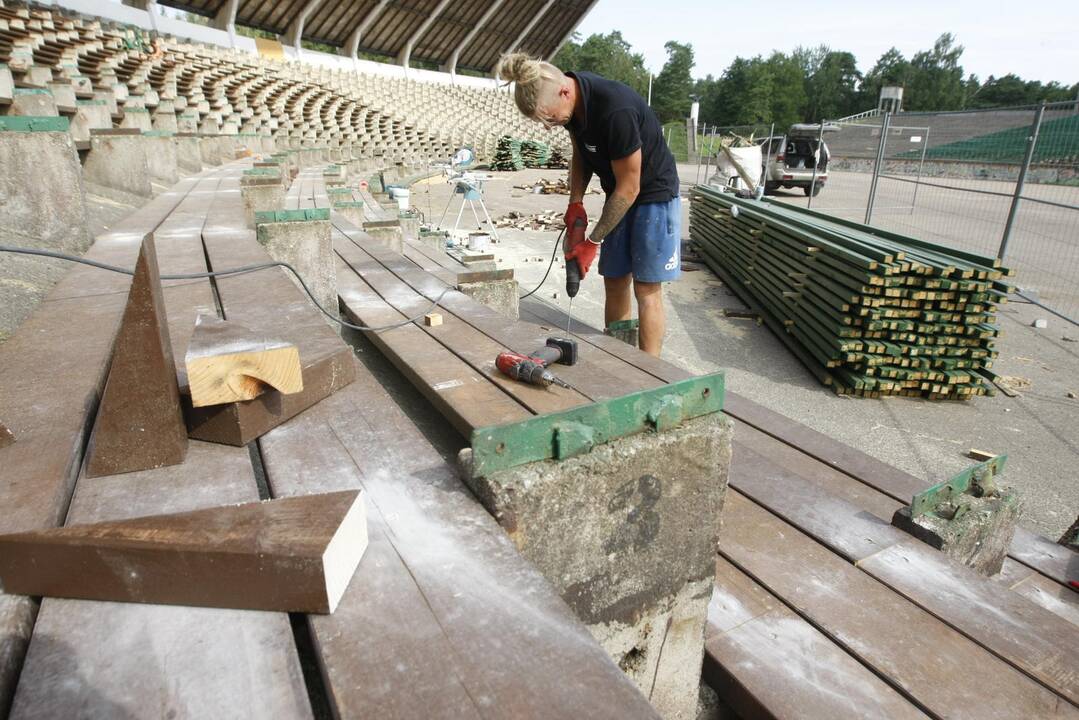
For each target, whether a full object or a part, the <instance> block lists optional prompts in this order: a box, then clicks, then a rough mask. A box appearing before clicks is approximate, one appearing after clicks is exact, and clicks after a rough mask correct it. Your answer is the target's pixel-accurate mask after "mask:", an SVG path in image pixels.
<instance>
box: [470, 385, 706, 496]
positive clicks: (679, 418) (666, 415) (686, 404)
mask: <svg viewBox="0 0 1079 720" xmlns="http://www.w3.org/2000/svg"><path fill="white" fill-rule="evenodd" d="M723 393H724V375H723V373H722V372H716V373H712V374H710V375H704V376H701V377H695V378H689V379H688V380H681V381H679V382H676V383H671V384H670V385H662V386H660V387H657V388H651V389H649V390H642V391H640V392H636V393H631V394H629V395H624V396H622V397H619V398H612V399H610V400H603V401H600V402H595V403H591V404H588V405H582V406H580V407H575V408H570V409H569V410H563V411H561V412H556V413H550V414H547V415H537V416H535V417H532V418H529V419H527V420H522V421H520V422H515V423H508V424H506V425H495V426H491V427H484V428H477V429H476V430H474V431H473V432H472V475H473V477H485V476H488V475H490V474H491V473H495V472H498V471H500V470H507V469H509V468H513V467H517V466H519V465H525V464H527V463H532V462H538V461H541V460H563V459H565V458H568V457H573V456H574V455H582V454H584V453H587V452H589V451H590V450H591V449H592V448H593V447H595V446H597V445H602V444H604V443H608V442H611V441H612V440H617V439H618V438H621V437H627V436H629V435H636V434H638V433H642V432H648V431H653V432H663V431H666V430H670V429H673V428H675V427H678V426H679V425H681V424H682V423H683V422H684V421H686V420H691V419H693V418H696V417H701V416H704V415H710V414H712V413H716V412H719V411H720V410H722V409H723Z"/></svg>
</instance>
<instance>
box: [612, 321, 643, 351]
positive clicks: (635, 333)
mask: <svg viewBox="0 0 1079 720" xmlns="http://www.w3.org/2000/svg"><path fill="white" fill-rule="evenodd" d="M640 332H641V325H640V322H639V321H638V320H637V318H631V319H629V320H616V321H615V322H613V323H611V324H610V325H608V326H607V327H606V329H604V331H603V333H604V334H605V335H610V336H611V337H613V338H617V339H618V340H621V341H622V342H624V343H626V344H627V345H632V346H633V347H637V346H638V345H639V344H640Z"/></svg>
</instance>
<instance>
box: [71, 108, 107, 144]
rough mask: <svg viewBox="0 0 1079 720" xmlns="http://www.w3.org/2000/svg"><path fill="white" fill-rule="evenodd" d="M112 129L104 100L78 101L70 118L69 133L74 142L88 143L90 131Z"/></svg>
mask: <svg viewBox="0 0 1079 720" xmlns="http://www.w3.org/2000/svg"><path fill="white" fill-rule="evenodd" d="M110 129H112V116H111V115H109V108H108V105H106V104H105V101H104V100H78V101H76V103H75V113H74V114H73V115H72V116H71V126H70V132H71V137H72V138H73V139H74V140H75V142H79V143H89V142H90V132H91V131H92V130H110Z"/></svg>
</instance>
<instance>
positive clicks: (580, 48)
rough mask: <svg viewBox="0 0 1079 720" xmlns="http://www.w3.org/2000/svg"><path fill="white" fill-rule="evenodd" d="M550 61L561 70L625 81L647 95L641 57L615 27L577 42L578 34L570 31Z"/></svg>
mask: <svg viewBox="0 0 1079 720" xmlns="http://www.w3.org/2000/svg"><path fill="white" fill-rule="evenodd" d="M553 64H554V65H556V66H558V67H559V68H561V69H562V70H587V71H588V72H594V73H597V74H599V75H602V76H603V77H605V78H607V79H608V80H617V81H618V82H622V83H625V84H626V85H629V86H630V87H631V88H633V89H634V90H636V91H637V92H638V93H640V94H641V95H642V96H647V94H648V70H647V69H646V68H645V66H644V56H643V55H641V54H640V53H635V52H633V49H632V47H631V46H630V44H629V43H628V42H626V40H625V39H624V38H623V37H622V33H620V32H618V31H617V30H615V31H613V32H610V33H608V34H606V35H598V34H596V35H590V36H589V37H588V39H587V40H585V41H584V42H580V35H577V34H574V35H573V37H572V38H571V39H570V40H569V42H567V43H566V44H565V45H563V46H562V48H561V49H560V50H559V51H558V54H557V55H556V56H555V58H554V60H553Z"/></svg>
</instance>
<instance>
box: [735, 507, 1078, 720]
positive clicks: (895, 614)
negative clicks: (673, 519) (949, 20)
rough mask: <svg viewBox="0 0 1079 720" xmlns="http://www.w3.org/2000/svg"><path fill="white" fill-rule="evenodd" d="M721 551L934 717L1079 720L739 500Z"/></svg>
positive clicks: (1072, 711)
mask: <svg viewBox="0 0 1079 720" xmlns="http://www.w3.org/2000/svg"><path fill="white" fill-rule="evenodd" d="M719 550H720V554H721V555H722V556H723V557H724V558H726V559H727V560H729V561H730V562H731V563H732V564H734V565H735V566H736V567H738V568H739V569H740V570H741V571H742V572H745V573H747V574H748V575H750V576H751V577H752V578H753V579H754V580H755V581H756V582H757V583H759V584H760V585H761V586H762V587H763V588H764V589H766V590H768V591H769V592H770V593H772V594H773V595H775V596H777V597H780V598H782V599H783V601H784V603H786V604H787V605H788V606H789V607H791V609H793V610H794V611H795V612H797V613H798V614H799V615H800V616H802V617H803V618H805V619H806V620H808V621H809V622H810V623H812V624H813V625H814V626H815V627H817V629H819V630H820V631H821V632H823V633H824V634H825V635H827V636H828V637H829V638H830V639H831V640H832V641H833V642H835V643H837V644H838V645H839V646H840V647H842V648H843V649H844V650H845V651H846V652H848V653H850V654H851V655H853V656H855V657H856V658H858V659H859V661H860V662H862V663H863V664H864V665H866V666H868V667H869V668H871V669H872V670H873V671H874V672H875V673H877V674H878V675H879V676H880V677H882V678H884V679H886V681H887V682H888V683H889V684H891V685H892V686H893V687H894V688H896V689H897V690H898V691H899V692H900V693H901V694H903V695H904V697H907V698H908V699H911V700H912V701H914V702H916V703H917V704H918V705H919V706H920V707H923V708H924V709H925V710H926V711H927V712H928V713H930V714H933V715H935V716H939V717H954V718H1001V719H1002V720H1003V719H1005V718H1007V719H1011V718H1016V717H1038V718H1049V717H1077V716H1079V715H1077V713H1076V711H1075V708H1074V707H1072V706H1071V705H1069V704H1067V703H1064V702H1062V701H1061V699H1060V697H1059V696H1057V695H1055V694H1054V693H1052V692H1050V691H1049V690H1047V689H1046V688H1044V687H1043V686H1041V685H1040V684H1038V683H1036V682H1034V681H1033V680H1031V679H1030V678H1029V677H1027V676H1026V675H1024V674H1022V673H1020V672H1019V671H1017V670H1016V669H1015V668H1014V667H1012V666H1010V665H1008V664H1007V663H1005V662H1003V661H1002V660H1000V659H999V658H997V657H996V656H995V655H993V654H991V653H989V652H987V651H986V650H985V649H984V648H982V647H981V646H979V645H977V644H975V643H972V642H970V640H968V639H967V638H966V637H964V636H963V635H961V634H959V633H958V632H956V631H955V630H953V629H952V628H951V627H949V626H948V625H947V624H945V623H943V622H941V621H940V620H938V619H937V618H935V617H933V616H932V615H930V614H929V613H926V612H925V611H924V610H922V609H921V608H919V607H918V606H916V605H915V604H913V603H911V602H909V601H908V600H906V599H904V598H902V597H901V596H899V595H897V594H896V593H894V592H893V591H891V590H890V589H888V588H887V587H885V586H884V585H882V584H880V583H879V582H877V581H876V580H874V579H873V578H872V577H870V576H869V575H867V574H866V573H863V572H861V571H860V570H858V569H857V568H855V567H854V566H853V565H851V564H850V563H849V562H847V561H846V560H844V559H843V558H841V557H839V556H837V555H835V554H833V553H832V552H830V551H829V550H827V549H826V548H824V547H823V546H821V545H819V544H818V543H816V542H814V541H813V540H811V539H810V538H809V537H808V536H806V535H804V534H803V533H801V532H799V531H798V530H797V529H796V528H794V527H792V526H790V525H789V524H787V523H785V522H784V521H782V520H780V519H779V518H777V517H775V516H774V515H772V514H771V513H769V512H767V511H766V510H764V509H762V508H761V507H759V506H757V505H755V504H754V503H752V502H751V501H749V500H747V499H746V498H745V497H744V496H742V495H741V494H739V493H738V492H730V493H728V495H727V499H726V504H725V507H724V516H723V529H722V531H721V535H720V543H719ZM971 668H977V669H978V671H977V672H976V673H974V672H971Z"/></svg>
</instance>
